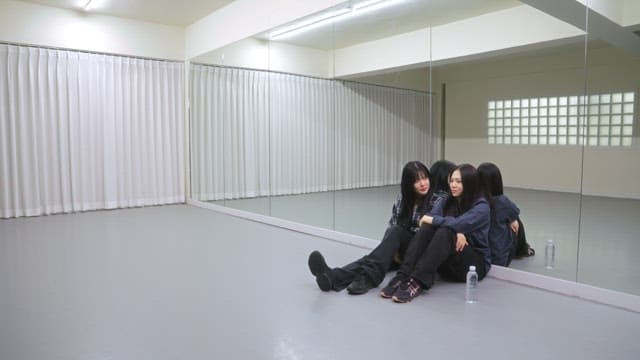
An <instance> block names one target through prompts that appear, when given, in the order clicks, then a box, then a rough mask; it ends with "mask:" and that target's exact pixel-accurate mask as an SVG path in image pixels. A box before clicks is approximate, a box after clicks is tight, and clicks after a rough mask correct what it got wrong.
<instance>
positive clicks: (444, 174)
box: [429, 160, 456, 194]
mask: <svg viewBox="0 0 640 360" xmlns="http://www.w3.org/2000/svg"><path fill="white" fill-rule="evenodd" d="M455 167H456V164H454V163H452V162H451V161H448V160H438V161H436V162H434V163H433V164H432V165H431V169H429V170H430V171H431V189H432V192H433V193H434V194H435V193H438V192H440V191H443V192H448V191H449V174H451V171H453V169H454V168H455Z"/></svg>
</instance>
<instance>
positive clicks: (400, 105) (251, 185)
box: [190, 65, 431, 200]
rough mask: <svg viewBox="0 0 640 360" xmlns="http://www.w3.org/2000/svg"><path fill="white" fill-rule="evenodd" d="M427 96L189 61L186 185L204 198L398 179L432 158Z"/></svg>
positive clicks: (305, 190) (324, 188) (376, 183)
mask: <svg viewBox="0 0 640 360" xmlns="http://www.w3.org/2000/svg"><path fill="white" fill-rule="evenodd" d="M428 96H429V95H428V94H425V93H422V92H416V91H410V90H402V89H394V88H388V87H381V86H373V85H366V84H358V83H352V82H341V81H335V80H325V79H317V78H309V77H304V76H297V75H290V74H282V73H273V72H266V71H254V70H246V69H236V68H221V67H214V66H205V65H193V66H192V70H191V97H190V99H191V126H192V134H191V135H192V144H191V145H192V148H191V154H192V174H193V176H192V180H193V184H192V190H193V197H194V198H196V199H200V200H219V199H236V198H245V197H255V196H265V195H287V194H300V193H309V192H319V191H330V190H334V189H352V188H360V187H370V186H381V185H388V184H396V183H398V181H399V174H400V170H401V169H402V166H403V165H404V163H405V162H407V161H409V160H422V161H424V162H426V163H430V161H431V158H430V156H431V154H430V151H429V149H430V147H429V145H430V144H429V143H430V141H431V134H430V132H429V126H428V111H429V103H428V101H429V99H428Z"/></svg>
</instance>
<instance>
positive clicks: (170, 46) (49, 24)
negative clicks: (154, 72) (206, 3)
mask: <svg viewBox="0 0 640 360" xmlns="http://www.w3.org/2000/svg"><path fill="white" fill-rule="evenodd" d="M184 34H185V31H184V29H182V28H179V27H175V26H166V25H159V24H154V23H148V22H142V21H135V20H128V19H122V18H117V17H112V16H102V15H96V14H87V13H84V12H80V11H73V10H65V9H58V8H53V7H48V6H40V5H36V4H31V3H24V2H19V1H13V0H3V1H0V41H4V42H10V43H16V44H24V45H36V46H47V47H57V48H65V49H76V50H86V51H96V52H104V53H110V54H119V55H131V56H140V57H148V58H158V59H169V60H183V59H184V36H185V35H184Z"/></svg>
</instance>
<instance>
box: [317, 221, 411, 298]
mask: <svg viewBox="0 0 640 360" xmlns="http://www.w3.org/2000/svg"><path fill="white" fill-rule="evenodd" d="M412 237H413V233H412V232H411V231H409V230H407V229H404V228H402V227H400V226H397V225H394V226H390V227H388V228H387V230H386V231H385V233H384V236H383V237H382V241H381V242H380V244H378V246H377V247H376V248H375V249H373V251H371V253H369V255H366V256H364V257H362V258H360V259H358V260H356V261H354V262H352V263H350V264H348V265H345V266H343V267H341V268H334V269H331V273H330V274H329V276H330V277H331V280H332V284H333V290H335V291H340V290H342V289H344V288H346V287H347V286H349V284H350V283H351V282H352V281H353V280H355V279H356V278H357V277H359V276H366V277H367V278H368V279H369V281H371V283H372V284H373V285H375V286H378V285H380V283H381V282H382V281H383V280H384V277H385V275H386V274H387V271H389V269H390V268H391V265H392V264H393V259H394V256H395V254H396V253H398V252H400V253H403V252H404V251H405V249H407V246H408V244H409V241H410V240H411V238H412Z"/></svg>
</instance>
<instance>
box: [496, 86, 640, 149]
mask: <svg viewBox="0 0 640 360" xmlns="http://www.w3.org/2000/svg"><path fill="white" fill-rule="evenodd" d="M635 100H636V99H635V93H634V92H625V93H611V94H599V95H589V96H578V95H574V96H557V97H540V98H529V99H510V100H493V101H489V104H488V110H487V111H488V116H487V119H488V123H487V129H488V132H487V139H488V142H489V144H525V145H578V144H584V145H587V146H631V140H632V138H633V128H634V123H633V122H634V110H635V109H634V104H635Z"/></svg>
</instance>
